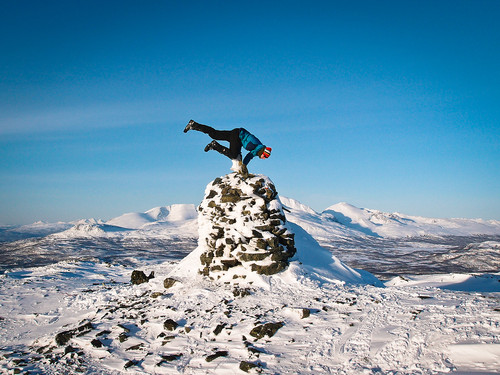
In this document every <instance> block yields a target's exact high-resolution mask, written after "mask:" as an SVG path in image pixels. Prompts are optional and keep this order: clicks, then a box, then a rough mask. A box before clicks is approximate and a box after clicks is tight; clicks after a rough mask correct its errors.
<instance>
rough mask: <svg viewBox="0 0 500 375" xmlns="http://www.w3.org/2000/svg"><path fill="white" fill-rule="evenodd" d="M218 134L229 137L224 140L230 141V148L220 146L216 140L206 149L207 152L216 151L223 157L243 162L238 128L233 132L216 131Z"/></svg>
mask: <svg viewBox="0 0 500 375" xmlns="http://www.w3.org/2000/svg"><path fill="white" fill-rule="evenodd" d="M216 132H220V133H224V137H227V139H223V140H224V141H226V140H227V141H229V148H227V147H224V146H222V145H221V144H219V142H217V141H215V140H214V141H212V142H211V143H209V144H208V145H207V146H206V147H205V152H207V151H209V150H215V151H217V152H219V153H221V154H222V155H226V156H227V157H228V158H229V159H231V160H241V139H240V129H239V128H236V129H233V130H231V131H218V130H216ZM207 134H208V133H207ZM209 135H210V134H209ZM212 138H213V137H212Z"/></svg>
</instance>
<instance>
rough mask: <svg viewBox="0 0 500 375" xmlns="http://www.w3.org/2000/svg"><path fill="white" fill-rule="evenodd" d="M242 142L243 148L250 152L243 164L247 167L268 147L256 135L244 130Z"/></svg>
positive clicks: (241, 133) (241, 134)
mask: <svg viewBox="0 0 500 375" xmlns="http://www.w3.org/2000/svg"><path fill="white" fill-rule="evenodd" d="M240 140H241V145H242V146H243V148H244V149H245V150H247V151H250V152H249V153H248V154H247V156H245V159H243V164H245V165H247V164H248V163H249V162H250V160H252V159H253V158H254V157H255V156H257V155H258V153H259V152H260V151H261V150H262V149H263V148H265V147H266V146H264V145H263V144H262V142H261V141H259V140H258V138H257V137H256V136H255V135H253V134H252V133H250V132H249V131H248V130H246V129H243V128H241V129H240Z"/></svg>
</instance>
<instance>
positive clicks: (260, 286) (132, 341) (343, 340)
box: [0, 175, 500, 374]
mask: <svg viewBox="0 0 500 375" xmlns="http://www.w3.org/2000/svg"><path fill="white" fill-rule="evenodd" d="M231 176H233V175H229V177H224V178H226V180H228V181H229V182H226V183H228V184H232V185H231V186H232V189H235V190H238V189H239V191H240V192H241V191H242V192H243V193H245V194H247V191H246V190H245V189H247V190H248V187H245V186H244V184H243V183H242V182H241V181H236V180H235V179H234V178H233V177H231ZM254 179H257V181H260V180H261V181H263V182H261V185H262V186H260V185H259V189H260V190H261V191H262V194H264V198H265V196H266V194H267V195H269V192H271V193H272V194H271V197H270V198H269V201H267V200H265V201H266V204H267V205H268V208H267V209H269V210H270V212H275V216H276V217H281V221H280V222H276V223H275V225H277V229H282V230H281V231H277V233H279V235H280V236H281V237H280V239H276V240H273V239H272V238H270V237H268V236H267V234H266V233H265V230H264V229H262V228H264V226H263V225H262V223H260V222H259V223H260V227H256V228H261V229H262V231H261V233H256V232H255V231H253V232H252V230H250V231H249V232H248V228H247V224H245V223H244V222H243V221H241V220H240V219H241V218H242V217H244V216H245V215H248V216H249V217H250V218H251V219H249V220H247V222H258V221H259V220H260V218H259V217H260V216H259V215H261V213H259V212H257V211H256V210H257V208H256V207H257V206H258V204H255V205H250V206H249V207H246V204H243V203H242V202H247V201H249V199H250V198H252V197H253V195H252V194H253V193H252V192H251V191H249V192H248V194H249V195H248V196H244V197H239V199H240V198H241V202H240V201H239V200H236V201H233V200H224V199H223V198H221V197H224V196H226V197H227V196H230V195H231V194H232V193H231V192H229V193H228V192H227V191H225V192H224V188H220V189H221V190H220V191H219V190H217V189H219V187H217V186H216V184H215V181H214V182H213V183H211V184H209V185H208V186H207V190H206V192H205V199H204V200H203V202H202V203H201V204H200V210H201V211H198V210H197V207H195V206H194V205H189V204H174V205H170V206H165V207H157V208H153V209H151V210H149V211H147V212H144V213H127V214H124V215H122V216H120V217H117V218H114V219H111V220H108V221H102V220H96V219H84V220H81V221H77V222H72V223H41V222H38V223H34V224H32V225H26V226H21V227H15V226H5V227H1V228H0V282H1V288H0V369H1V370H2V371H3V372H5V373H30V374H74V373H87V374H95V373H102V374H120V373H137V374H172V373H186V374H206V373H213V374H236V373H245V372H249V373H264V374H318V373H339V374H359V373H366V374H377V373H379V374H442V373H453V374H494V373H498V369H499V368H500V301H499V298H500V282H499V281H500V273H499V271H500V256H499V255H500V222H499V221H493V220H489V221H487V220H481V219H476V220H471V219H433V218H423V217H415V216H408V215H404V214H401V213H384V212H380V211H376V210H372V209H366V208H357V207H354V206H352V205H349V204H347V203H338V204H335V205H332V206H330V207H328V208H326V209H325V210H324V211H323V212H316V211H314V210H312V209H311V208H310V207H308V206H306V205H304V204H301V203H300V202H298V201H296V200H293V199H290V198H285V197H279V196H277V195H276V194H275V191H274V190H275V189H274V185H272V183H271V182H270V180H268V179H267V178H266V177H265V176H256V177H254ZM226 180H224V181H226ZM249 181H251V182H252V181H253V182H252V183H254V182H255V181H254V180H252V178H250V179H249ZM238 184H243V185H242V186H240V185H238ZM236 185H237V187H236ZM252 186H253V185H252ZM259 189H256V191H257V190H259ZM278 190H279V187H278ZM212 191H213V193H212ZM230 191H232V190H230ZM243 193H242V194H243ZM248 197H250V198H248ZM252 199H253V198H252ZM255 199H256V200H257V201H258V199H260V198H259V197H257V198H255ZM211 200H212V201H213V202H214V203H213V204H212V203H211ZM224 205H226V206H227V207H229V208H228V209H229V211H223V212H222V211H221V212H222V213H220V216H218V217H215V216H214V214H213V212H215V211H217V210H219V211H220V209H219V208H220V207H226V206H224ZM217 207H219V208H217ZM240 209H241V212H243V214H241V213H238V212H240V211H238V210H240ZM211 210H212V211H213V212H212V211H211ZM214 210H215V211H214ZM201 212H204V214H203V215H202V214H201ZM207 215H208V216H207ZM210 215H212V216H210ZM252 215H253V216H252ZM283 215H284V216H283ZM207 217H211V218H212V219H207ZM285 217H286V220H285ZM207 220H208V221H207ZM213 220H218V221H217V226H218V227H217V228H220V227H222V228H223V229H224V230H223V231H224V233H226V234H227V233H231V236H232V237H228V236H227V235H225V237H224V236H223V237H221V238H216V236H214V235H213V233H212V234H211V233H210V232H209V230H210V228H209V227H211V226H212V224H213V223H214V221H213ZM207 228H208V229H207ZM268 230H271V229H269V228H268ZM221 231H222V230H221ZM272 231H273V233H274V229H272ZM247 232H248V234H247ZM221 233H222V232H221ZM292 234H293V235H292ZM211 236H212V237H211ZM238 236H240V237H241V241H240V242H238V240H237V239H238V238H239V237H238ZM287 236H288V237H287ZM253 237H255V238H259V239H261V238H262V239H263V240H266V241H268V242H269V243H273V241H274V242H276V245H277V244H278V241H281V242H280V244H285V243H287V244H288V245H287V249H288V250H286V249H285V250H286V251H287V252H286V256H277V255H276V254H275V253H273V252H272V251H271V252H270V253H269V254H271V255H272V256H273V260H275V259H278V260H279V261H280V262H281V261H283V262H285V263H286V265H287V266H286V268H285V269H283V270H281V268H280V269H279V270H280V271H279V272H276V273H271V272H267V271H266V270H267V268H265V267H268V266H270V263H269V262H267V260H266V259H267V258H266V259H264V258H263V257H264V256H267V254H268V253H265V252H255V253H251V254H250V255H249V254H248V253H246V252H245V249H243V251H240V252H239V253H238V255H237V260H234V259H233V260H232V261H233V263H231V262H229V258H227V256H229V255H230V253H229V252H232V253H236V252H237V251H239V250H238V249H239V247H238V248H237V244H239V245H238V246H240V247H242V246H243V245H241V244H243V243H245V246H247V244H251V243H253V242H252V241H255V238H253ZM203 238H206V240H202V239H203ZM210 238H213V239H214V241H213V248H214V249H215V248H217V249H223V250H224V253H223V252H222V250H221V253H220V259H221V261H220V262H222V263H217V261H216V260H217V259H216V258H217V256H215V258H214V259H212V257H214V255H211V257H210V258H209V259H208V260H207V257H206V254H208V253H210V251H211V250H210V246H212V245H209V242H210ZM287 239H288V240H290V239H293V240H294V243H291V242H287V241H288V240H287ZM261 242H262V241H261ZM255 243H256V244H257V247H259V245H258V240H257V242H255ZM207 244H208V245H207ZM221 244H222V245H224V246H225V247H224V246H222V245H221ZM207 246H208V247H207ZM283 246H284V245H283ZM261 248H265V247H261ZM276 248H277V247H276ZM228 249H229V250H228ZM281 249H282V250H283V249H284V248H283V247H281ZM292 250H293V251H292ZM295 250H296V252H295ZM228 251H229V252H228ZM251 255H252V256H253V257H252V256H251ZM261 255H262V256H261ZM271 255H270V256H271ZM270 256H269V259H271V258H270ZM225 257H226V258H225ZM238 257H239V258H238ZM200 259H201V261H200ZM262 259H263V260H262ZM245 260H248V262H247V263H248V264H247V263H245ZM250 260H251V261H250ZM204 262H205V263H204ZM210 262H212V263H210ZM252 262H253V263H252ZM259 262H260V263H259ZM285 263H283V264H285ZM204 265H205V270H206V272H207V274H206V275H205V276H203V275H201V274H200V270H202V269H203V266H204ZM218 265H221V267H222V266H225V265H229V266H228V267H229V268H228V267H226V269H224V270H223V271H221V273H220V274H219V273H217V272H216V271H217V270H216V267H218ZM209 266H210V267H212V268H210V272H209V271H208V267H209ZM134 270H140V271H143V272H144V276H143V277H142V281H143V282H142V283H131V276H132V273H133V271H134ZM255 270H263V271H262V272H261V273H260V272H255ZM152 273H153V274H152ZM137 274H138V273H136V276H137ZM146 275H149V277H148V276H146ZM214 275H222V277H220V276H214Z"/></svg>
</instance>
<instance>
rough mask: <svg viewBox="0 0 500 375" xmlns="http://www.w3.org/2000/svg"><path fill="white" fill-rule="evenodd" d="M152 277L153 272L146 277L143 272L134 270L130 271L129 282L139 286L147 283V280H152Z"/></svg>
mask: <svg viewBox="0 0 500 375" xmlns="http://www.w3.org/2000/svg"><path fill="white" fill-rule="evenodd" d="M154 277H155V273H154V271H153V272H151V273H150V274H149V276H146V274H145V273H144V271H139V270H135V271H132V277H131V280H130V281H131V282H132V284H135V285H139V284H143V283H147V282H149V280H151V279H154Z"/></svg>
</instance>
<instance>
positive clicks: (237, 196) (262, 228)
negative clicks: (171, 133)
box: [198, 173, 296, 278]
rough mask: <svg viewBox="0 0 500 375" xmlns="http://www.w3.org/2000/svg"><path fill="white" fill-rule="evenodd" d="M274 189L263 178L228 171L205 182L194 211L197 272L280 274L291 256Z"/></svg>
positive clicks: (291, 241) (290, 238)
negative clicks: (196, 213)
mask: <svg viewBox="0 0 500 375" xmlns="http://www.w3.org/2000/svg"><path fill="white" fill-rule="evenodd" d="M277 197H278V193H277V192H276V187H275V186H274V184H273V183H272V181H271V180H270V179H269V178H268V177H266V176H263V175H252V174H250V175H248V176H246V175H245V176H242V175H241V174H239V173H231V174H228V175H226V176H223V177H220V178H216V179H215V180H214V181H213V182H211V183H210V184H208V186H207V188H206V190H205V197H204V199H203V202H202V203H201V204H200V206H199V207H198V210H199V212H200V215H199V219H198V221H199V232H200V238H199V246H202V247H204V249H205V251H204V252H203V253H202V255H201V256H200V260H201V264H202V269H201V270H200V273H201V274H203V275H206V276H210V277H211V278H216V277H217V276H216V275H218V276H219V277H220V276H221V275H223V274H224V273H226V272H233V273H234V275H233V278H238V277H243V278H244V277H245V276H243V275H238V272H239V271H242V272H243V273H245V271H246V270H251V271H253V272H256V273H258V274H263V275H272V274H275V273H278V272H280V271H283V270H284V269H285V268H286V267H287V266H288V263H289V259H290V258H291V257H292V256H293V255H294V254H295V252H296V249H295V241H294V234H293V233H292V232H291V231H290V230H289V229H288V228H287V225H286V218H285V215H284V213H283V207H282V205H281V202H280V201H279V199H278V198H277Z"/></svg>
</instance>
